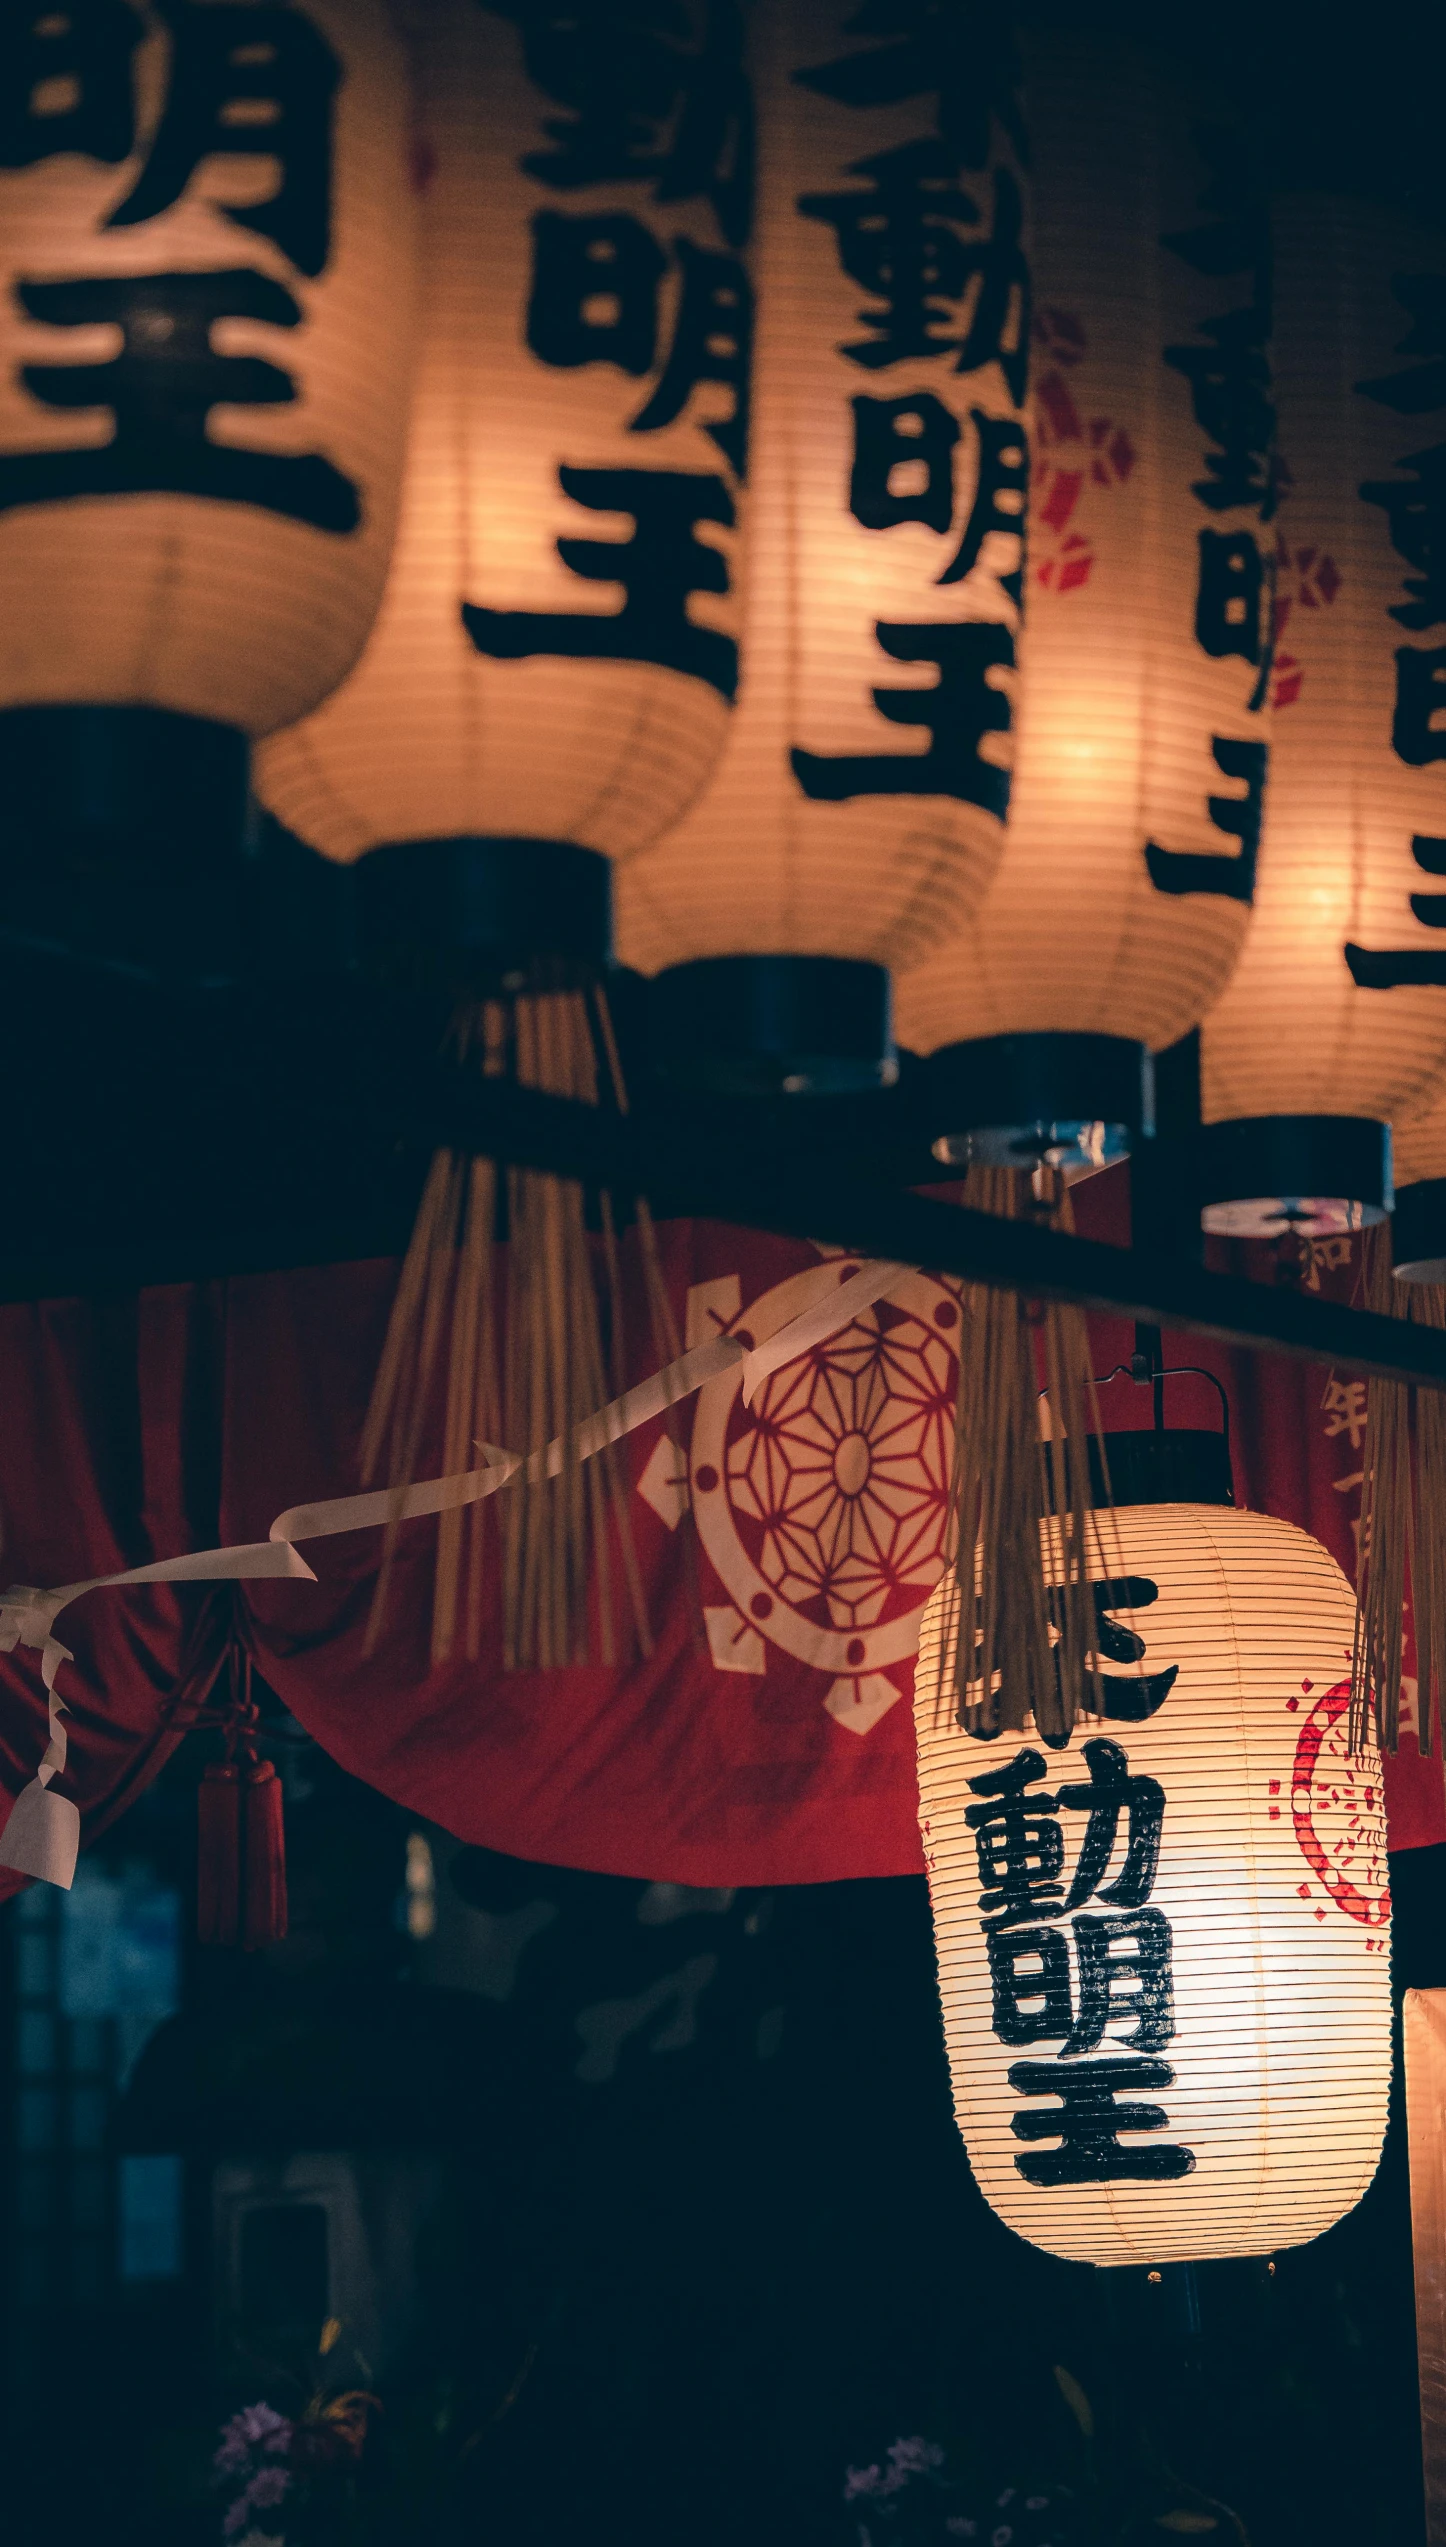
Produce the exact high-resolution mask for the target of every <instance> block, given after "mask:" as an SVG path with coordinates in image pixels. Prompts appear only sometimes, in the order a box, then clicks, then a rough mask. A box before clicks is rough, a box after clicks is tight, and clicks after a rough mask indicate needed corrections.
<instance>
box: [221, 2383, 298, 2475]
mask: <svg viewBox="0 0 1446 2547" xmlns="http://www.w3.org/2000/svg"><path fill="white" fill-rule="evenodd" d="M290 2447H291V2425H290V2424H289V2422H288V2421H287V2419H286V2416H285V2415H284V2414H278V2413H277V2411H276V2409H275V2407H274V2406H269V2405H266V2404H264V2403H262V2402H260V2401H258V2402H257V2404H255V2405H249V2406H243V2407H242V2408H241V2411H240V2413H239V2414H233V2415H232V2417H231V2420H230V2422H229V2423H224V2424H223V2425H222V2426H221V2439H220V2442H219V2444H218V2446H217V2449H216V2454H215V2457H214V2458H213V2459H212V2461H211V2464H212V2466H213V2468H214V2469H215V2471H216V2474H217V2475H218V2476H244V2474H245V2473H246V2470H247V2468H248V2467H249V2466H250V2464H251V2460H252V2457H253V2456H254V2454H255V2453H256V2452H257V2451H261V2452H264V2454H265V2455H266V2456H267V2457H268V2458H280V2457H282V2456H284V2454H285V2453H286V2451H287V2450H289V2449H290Z"/></svg>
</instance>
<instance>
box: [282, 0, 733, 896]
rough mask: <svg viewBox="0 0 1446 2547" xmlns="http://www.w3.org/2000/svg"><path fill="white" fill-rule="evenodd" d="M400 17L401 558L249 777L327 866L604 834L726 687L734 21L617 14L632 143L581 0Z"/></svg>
mask: <svg viewBox="0 0 1446 2547" xmlns="http://www.w3.org/2000/svg"><path fill="white" fill-rule="evenodd" d="M413 16H414V19H415V25H416V36H415V56H416V72H417V82H418V89H419V100H420V103H419V113H420V116H421V122H422V126H423V142H422V148H423V150H424V153H425V157H426V165H427V169H428V171H429V175H428V182H427V187H426V194H425V200H424V206H423V284H422V309H421V334H422V344H421V353H420V360H419V370H418V379H417V392H416V402H415V410H414V421H413V429H412V442H411V449H410V455H409V465H408V474H407V482H406V491H405V498H404V504H403V513H402V522H401V529H400V533H399V537H398V542H397V550H396V557H395V562H394V565H393V569H392V575H391V580H390V583H389V585H388V588H387V593H386V598H385V601H384V603H383V607H382V611H381V616H380V619H379V621H378V624H377V628H376V632H375V634H374V636H373V638H372V641H371V644H370V645H369V646H368V648H367V651H366V654H365V655H364V657H363V659H362V661H361V663H360V665H359V666H358V668H357V670H356V672H355V673H354V675H353V676H352V678H351V680H350V681H349V682H347V683H346V684H345V685H344V687H343V688H342V689H341V690H340V691H339V692H338V693H337V694H336V696H335V697H334V698H332V699H331V700H329V701H328V703H327V705H326V706H325V708H323V709H322V710H321V712H320V713H319V714H318V715H317V716H315V717H313V718H311V719H310V720H308V722H307V723H306V724H305V725H304V726H302V727H300V728H299V729H298V730H296V731H295V732H292V733H288V734H286V735H284V736H282V737H280V738H278V739H277V741H276V742H274V743H273V744H272V745H271V746H270V747H269V749H268V750H267V752H266V753H265V754H264V755H263V756H262V760H261V764H260V769H259V776H258V785H259V787H260V790H261V792H262V795H263V797H264V799H265V801H266V803H267V804H269V805H270V806H271V807H272V808H273V810H274V811H275V812H276V813H278V814H279V815H280V816H281V818H282V820H283V821H284V822H286V823H288V824H289V825H290V827H291V828H292V829H293V830H294V831H296V832H298V833H299V834H300V835H301V837H302V838H303V839H305V840H308V841H310V842H311V844H312V845H313V847H315V848H318V849H321V850H323V851H324V852H325V853H326V854H327V856H328V857H332V858H336V859H341V860H351V859H355V858H358V857H360V856H361V855H362V854H363V852H364V851H366V850H369V849H372V848H374V847H376V846H377V845H378V844H379V843H382V842H403V841H431V840H438V841H440V840H447V839H459V838H465V837H468V836H472V837H477V836H485V837H491V838H494V839H495V838H499V837H501V838H508V839H514V840H523V839H539V838H540V839H546V840H549V841H556V842H571V843H574V844H577V845H579V846H581V847H583V848H587V849H591V850H596V851H601V852H604V853H605V854H606V855H607V856H609V857H612V858H617V857H623V856H626V855H627V854H628V853H629V852H630V851H633V850H636V849H638V848H639V847H641V846H642V845H643V844H644V843H645V842H647V841H650V840H652V839H655V838H656V837H657V835H658V833H659V832H660V831H661V830H662V829H663V828H664V827H665V826H666V825H667V824H668V823H669V822H672V821H675V820H676V819H677V817H678V816H679V814H680V813H682V812H683V810H684V809H685V807H686V806H687V805H688V804H689V803H690V801H691V800H692V798H693V797H694V795H696V793H697V791H698V789H699V787H700V786H701V785H702V782H703V780H704V779H705V778H706V776H707V775H708V772H709V770H710V768H711V766H712V763H713V761H714V759H715V757H716V755H717V752H718V750H719V748H720V746H721V744H722V741H723V736H724V732H725V729H726V726H727V723H728V718H729V714H730V709H731V702H732V698H733V693H734V689H735V685H736V676H737V646H736V613H735V605H734V601H733V598H732V590H731V587H732V583H733V565H732V553H733V542H734V525H735V521H736V518H737V512H738V504H739V493H738V489H739V481H740V478H741V475H742V463H743V457H744V436H745V430H746V423H745V420H746V400H747V354H748V326H749V309H748V283H747V278H746V275H745V273H744V271H743V268H742V265H741V264H740V262H739V254H738V251H739V248H740V247H741V245H742V244H743V242H744V240H745V239H746V233H747V227H748V216H749V198H750V187H749V170H748V101H747V92H746V89H745V87H744V85H743V81H742V75H741V70H740V68H739V66H738V64H737V61H736V58H732V57H730V55H729V53H728V50H727V46H726V44H724V45H722V46H721V48H720V49H719V50H718V51H717V54H716V58H711V59H707V60H701V61H700V60H698V59H696V58H695V57H694V56H692V55H685V54H682V53H679V52H675V50H674V48H673V46H672V44H671V41H670V40H664V39H663V38H661V37H660V38H658V39H657V41H656V43H654V41H653V39H651V38H644V37H642V36H640V37H639V38H638V41H639V43H640V44H641V45H642V46H643V48H644V50H645V52H646V51H648V50H649V48H650V47H651V51H652V53H653V54H654V55H655V56H656V57H657V58H656V60H655V61H654V63H653V68H652V71H651V73H650V78H649V86H648V97H647V101H646V102H647V103H648V105H649V106H650V108H651V109H652V112H651V115H650V117H647V118H644V119H643V120H644V121H646V122H647V124H648V129H649V131H650V133H651V134H652V136H653V140H652V142H651V143H645V142H644V140H643V138H641V135H642V123H638V124H636V125H635V124H634V122H633V121H631V120H630V119H628V118H627V117H624V118H623V119H622V120H621V121H620V120H619V118H618V116H617V114H615V113H614V112H613V90H614V87H615V85H616V77H617V73H616V68H615V66H614V68H613V69H611V70H610V66H609V59H608V43H607V38H606V30H605V29H603V30H601V31H599V30H597V29H595V28H592V27H591V26H590V24H589V22H588V21H586V20H585V19H584V18H583V17H582V16H581V15H579V16H578V17H577V18H576V19H575V20H574V21H570V22H569V23H568V25H567V26H562V25H561V23H560V22H559V26H558V27H557V28H555V29H552V28H549V27H547V26H544V25H541V24H540V23H539V24H538V25H536V26H535V27H534V22H533V16H532V13H531V12H528V11H523V10H520V9H502V8H497V7H494V8H488V7H483V6H480V5H479V0H435V5H427V6H423V7H420V8H418V9H416V10H415V11H414V12H413ZM511 21H517V23H513V22H511ZM524 30H528V31H527V32H524ZM599 48H600V49H599ZM688 83H692V84H693V88H694V90H695V91H696V99H697V103H698V104H699V105H700V106H703V105H706V110H707V112H706V117H705V122H706V130H702V131H700V128H699V126H698V124H697V122H696V120H695V122H694V123H693V125H692V126H691V127H690V128H689V129H687V130H685V129H684V124H685V111H686V95H685V88H686V86H687V84H688Z"/></svg>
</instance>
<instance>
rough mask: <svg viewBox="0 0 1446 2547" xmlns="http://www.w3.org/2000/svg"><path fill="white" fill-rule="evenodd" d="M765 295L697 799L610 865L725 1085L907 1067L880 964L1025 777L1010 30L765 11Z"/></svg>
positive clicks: (758, 40) (919, 930) (672, 1031)
mask: <svg viewBox="0 0 1446 2547" xmlns="http://www.w3.org/2000/svg"><path fill="white" fill-rule="evenodd" d="M751 27H752V47H753V51H752V61H753V65H754V68H755V71H756V75H757V89H758V108H759V192H758V236H757V244H756V250H755V256H754V272H755V277H756V282H757V293H758V334H757V360H756V377H755V387H754V403H753V454H754V457H753V473H752V497H751V511H750V536H749V554H748V572H747V601H746V613H745V634H744V662H743V666H742V688H741V692H740V702H739V709H738V716H737V721H736V724H735V726H734V729H733V732H732V735H731V737H730V740H729V744H728V749H727V753H726V755H725V758H724V760H723V762H722V765H721V767H720V770H719V773H718V776H717V778H716V780H715V781H714V782H713V784H712V786H711V787H710V788H709V790H708V791H707V793H706V795H705V796H704V798H703V800H702V802H701V804H700V805H699V806H698V808H697V810H696V811H695V812H693V813H691V814H690V815H689V817H688V818H687V819H686V820H685V821H684V822H682V823H681V824H680V825H679V826H678V827H677V828H676V829H675V830H673V831H670V832H669V833H668V835H667V836H666V838H664V839H663V840H662V841H660V842H659V843H658V845H657V846H656V847H655V848H653V849H651V850H650V851H649V853H648V854H647V855H646V856H644V857H640V858H638V859H636V860H635V861H633V862H632V863H631V864H630V865H629V866H628V867H627V868H626V869H625V871H624V873H623V875H622V877H621V879H620V892H619V918H620V944H621V950H622V953H623V954H624V956H625V957H626V959H627V960H628V961H629V962H631V963H633V964H635V965H637V966H638V967H639V968H640V969H641V970H643V971H645V972H648V973H652V974H656V975H657V976H658V978H657V981H656V983H655V987H654V1000H653V1016H654V1023H655V1042H656V1050H657V1060H658V1064H659V1067H660V1068H661V1069H662V1070H664V1071H666V1072H667V1073H668V1075H669V1076H671V1077H673V1078H675V1079H684V1080H689V1079H691V1080H692V1081H693V1082H694V1083H699V1082H701V1083H703V1084H705V1085H711V1086H715V1087H722V1088H725V1089H729V1090H732V1091H734V1092H735V1093H747V1092H751V1091H773V1090H779V1089H782V1090H785V1091H787V1092H788V1093H790V1094H804V1093H809V1092H815V1091H816V1092H820V1093H829V1092H836V1091H845V1090H850V1089H859V1088H866V1087H869V1086H875V1087H877V1086H879V1085H883V1084H887V1083H888V1081H889V1080H891V1079H892V1077H893V1076H894V1073H895V1070H896V1064H895V1062H894V1058H893V1046H892V1041H891V1035H890V1025H889V980H888V974H889V968H890V967H897V966H900V965H908V964H913V963H917V962H918V961H919V960H920V958H921V957H922V956H923V955H924V954H925V952H926V951H927V949H928V947H929V945H930V943H931V940H932V938H933V937H934V936H935V935H936V934H937V933H938V932H939V931H940V930H941V929H947V930H956V929H958V928H961V927H962V926H963V925H964V924H965V922H966V921H967V919H968V918H969V916H970V914H971V913H972V911H973V910H974V908H975V906H976V905H977V902H978V899H979V896H980V894H981V892H982V891H983V888H984V887H985V885H986V884H987V883H988V880H989V877H990V874H991V873H992V871H993V867H994V864H995V861H996V860H997V858H998V855H999V851H1000V847H1001V844H1002V838H1003V820H1004V814H1005V809H1006V806H1007V803H1008V798H1009V760H1010V744H1009V724H1010V683H1011V678H1012V675H1011V667H1012V665H1013V661H1014V647H1015V630H1016V625H1017V621H1018V616H1019V592H1020V577H1021V569H1022V549H1023V530H1024V508H1025V498H1026V488H1027V478H1028V472H1027V466H1026V444H1025V436H1024V431H1023V424H1022V416H1021V409H1022V404H1023V399H1024V392H1025V373H1026V367H1027V361H1028V351H1029V266H1028V239H1027V184H1028V180H1027V174H1026V166H1027V156H1028V154H1027V151H1026V146H1025V134H1024V127H1023V122H1022V118H1021V109H1020V100H1019V90H1018V65H1017V61H1016V59H1015V53H1014V46H1013V42H1012V39H1011V38H1010V37H1009V35H1008V33H1007V31H1006V32H1001V31H1000V30H999V29H997V28H994V27H991V26H990V25H989V23H988V22H987V21H986V20H985V19H983V18H981V17H977V16H975V15H974V14H973V13H971V12H968V11H966V10H962V9H960V10H950V9H936V10H932V11H929V12H926V13H924V15H923V17H922V18H921V19H920V21H919V27H918V28H917V29H914V30H913V31H909V29H906V27H905V25H904V22H903V21H902V20H899V21H898V22H897V23H896V20H895V16H894V13H892V12H890V11H885V10H880V9H877V8H870V7H866V8H862V9H860V8H859V7H858V6H857V5H856V0H773V4H772V5H769V6H767V7H760V8H757V9H756V10H755V11H754V12H753V15H752V21H751Z"/></svg>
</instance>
